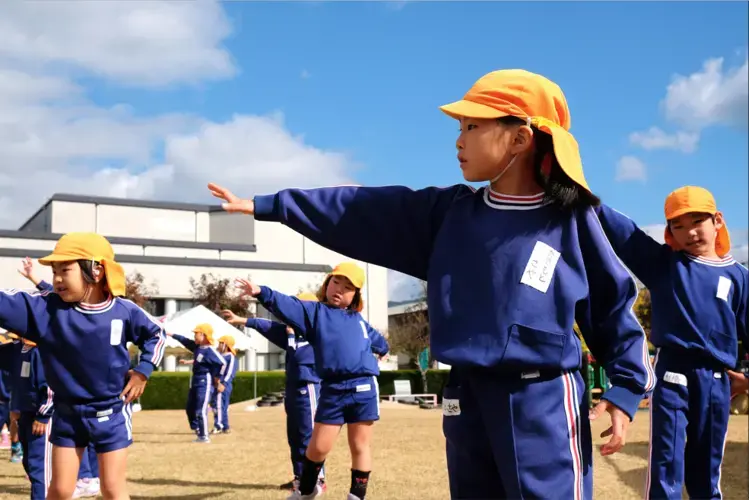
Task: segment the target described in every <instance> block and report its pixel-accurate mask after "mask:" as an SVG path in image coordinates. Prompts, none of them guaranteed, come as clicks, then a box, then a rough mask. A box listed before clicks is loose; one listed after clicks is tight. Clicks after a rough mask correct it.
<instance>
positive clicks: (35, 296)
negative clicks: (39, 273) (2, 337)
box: [0, 289, 50, 343]
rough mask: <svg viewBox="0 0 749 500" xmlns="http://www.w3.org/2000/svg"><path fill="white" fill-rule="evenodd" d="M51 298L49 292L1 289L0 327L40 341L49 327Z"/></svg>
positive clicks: (37, 341) (33, 340) (36, 341)
mask: <svg viewBox="0 0 749 500" xmlns="http://www.w3.org/2000/svg"><path fill="white" fill-rule="evenodd" d="M49 300H50V295H49V292H25V291H21V290H16V289H6V290H0V327H2V328H4V329H6V330H8V331H11V332H15V333H17V334H18V335H19V336H21V337H23V338H26V339H29V340H31V341H32V342H35V343H39V342H40V341H41V334H42V332H46V331H47V329H48V328H49V322H50V315H49V309H48V301H49Z"/></svg>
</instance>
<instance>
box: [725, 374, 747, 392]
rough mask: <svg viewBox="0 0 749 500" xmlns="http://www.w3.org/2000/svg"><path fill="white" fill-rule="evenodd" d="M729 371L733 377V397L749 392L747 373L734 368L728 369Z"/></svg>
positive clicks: (729, 376)
mask: <svg viewBox="0 0 749 500" xmlns="http://www.w3.org/2000/svg"><path fill="white" fill-rule="evenodd" d="M727 373H728V378H729V379H731V397H733V396H735V395H736V394H745V393H746V392H749V378H747V377H746V375H744V374H743V373H739V372H735V371H732V370H728V371H727Z"/></svg>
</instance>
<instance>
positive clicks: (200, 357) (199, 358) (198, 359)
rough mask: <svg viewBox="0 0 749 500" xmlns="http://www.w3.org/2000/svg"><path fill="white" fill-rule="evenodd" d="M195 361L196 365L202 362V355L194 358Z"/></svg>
mask: <svg viewBox="0 0 749 500" xmlns="http://www.w3.org/2000/svg"><path fill="white" fill-rule="evenodd" d="M195 361H197V362H198V363H200V362H201V361H203V355H202V354H198V357H197V358H195Z"/></svg>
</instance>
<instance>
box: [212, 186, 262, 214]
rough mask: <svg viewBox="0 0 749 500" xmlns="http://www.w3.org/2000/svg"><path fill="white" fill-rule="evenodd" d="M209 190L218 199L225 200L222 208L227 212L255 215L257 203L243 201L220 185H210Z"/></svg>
mask: <svg viewBox="0 0 749 500" xmlns="http://www.w3.org/2000/svg"><path fill="white" fill-rule="evenodd" d="M208 189H209V190H210V192H211V194H212V195H213V196H215V197H216V198H219V199H222V200H224V202H225V203H222V204H221V208H223V209H224V210H226V211H227V212H232V213H233V212H238V213H242V214H248V215H252V214H254V213H255V202H253V201H252V200H243V199H242V198H240V197H239V196H237V195H235V194H234V193H232V192H231V191H229V190H228V189H227V188H225V187H222V186H219V185H218V184H214V183H212V182H211V183H209V184H208Z"/></svg>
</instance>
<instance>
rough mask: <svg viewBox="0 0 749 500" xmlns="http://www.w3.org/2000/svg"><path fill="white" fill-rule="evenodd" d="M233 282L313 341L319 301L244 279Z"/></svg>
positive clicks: (245, 293) (244, 292) (243, 291)
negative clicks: (293, 295)
mask: <svg viewBox="0 0 749 500" xmlns="http://www.w3.org/2000/svg"><path fill="white" fill-rule="evenodd" d="M235 284H236V286H237V287H238V288H239V289H240V290H241V291H242V293H243V294H244V295H249V296H251V297H255V298H257V300H258V302H260V303H261V304H262V305H263V307H265V308H266V309H268V310H269V311H270V312H272V313H273V315H274V316H276V317H277V318H278V319H280V320H281V321H283V322H284V323H286V324H287V325H289V326H291V327H292V328H294V329H295V330H296V331H298V332H299V333H301V334H302V335H304V336H305V337H307V340H309V341H310V342H314V336H315V331H314V330H315V324H316V323H317V308H318V306H319V305H320V304H319V302H311V301H306V300H299V299H298V298H296V297H291V296H289V295H285V294H283V293H280V292H276V291H275V290H271V289H270V288H268V287H267V286H260V285H256V284H255V283H252V282H250V281H247V280H245V279H237V280H236V281H235Z"/></svg>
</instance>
